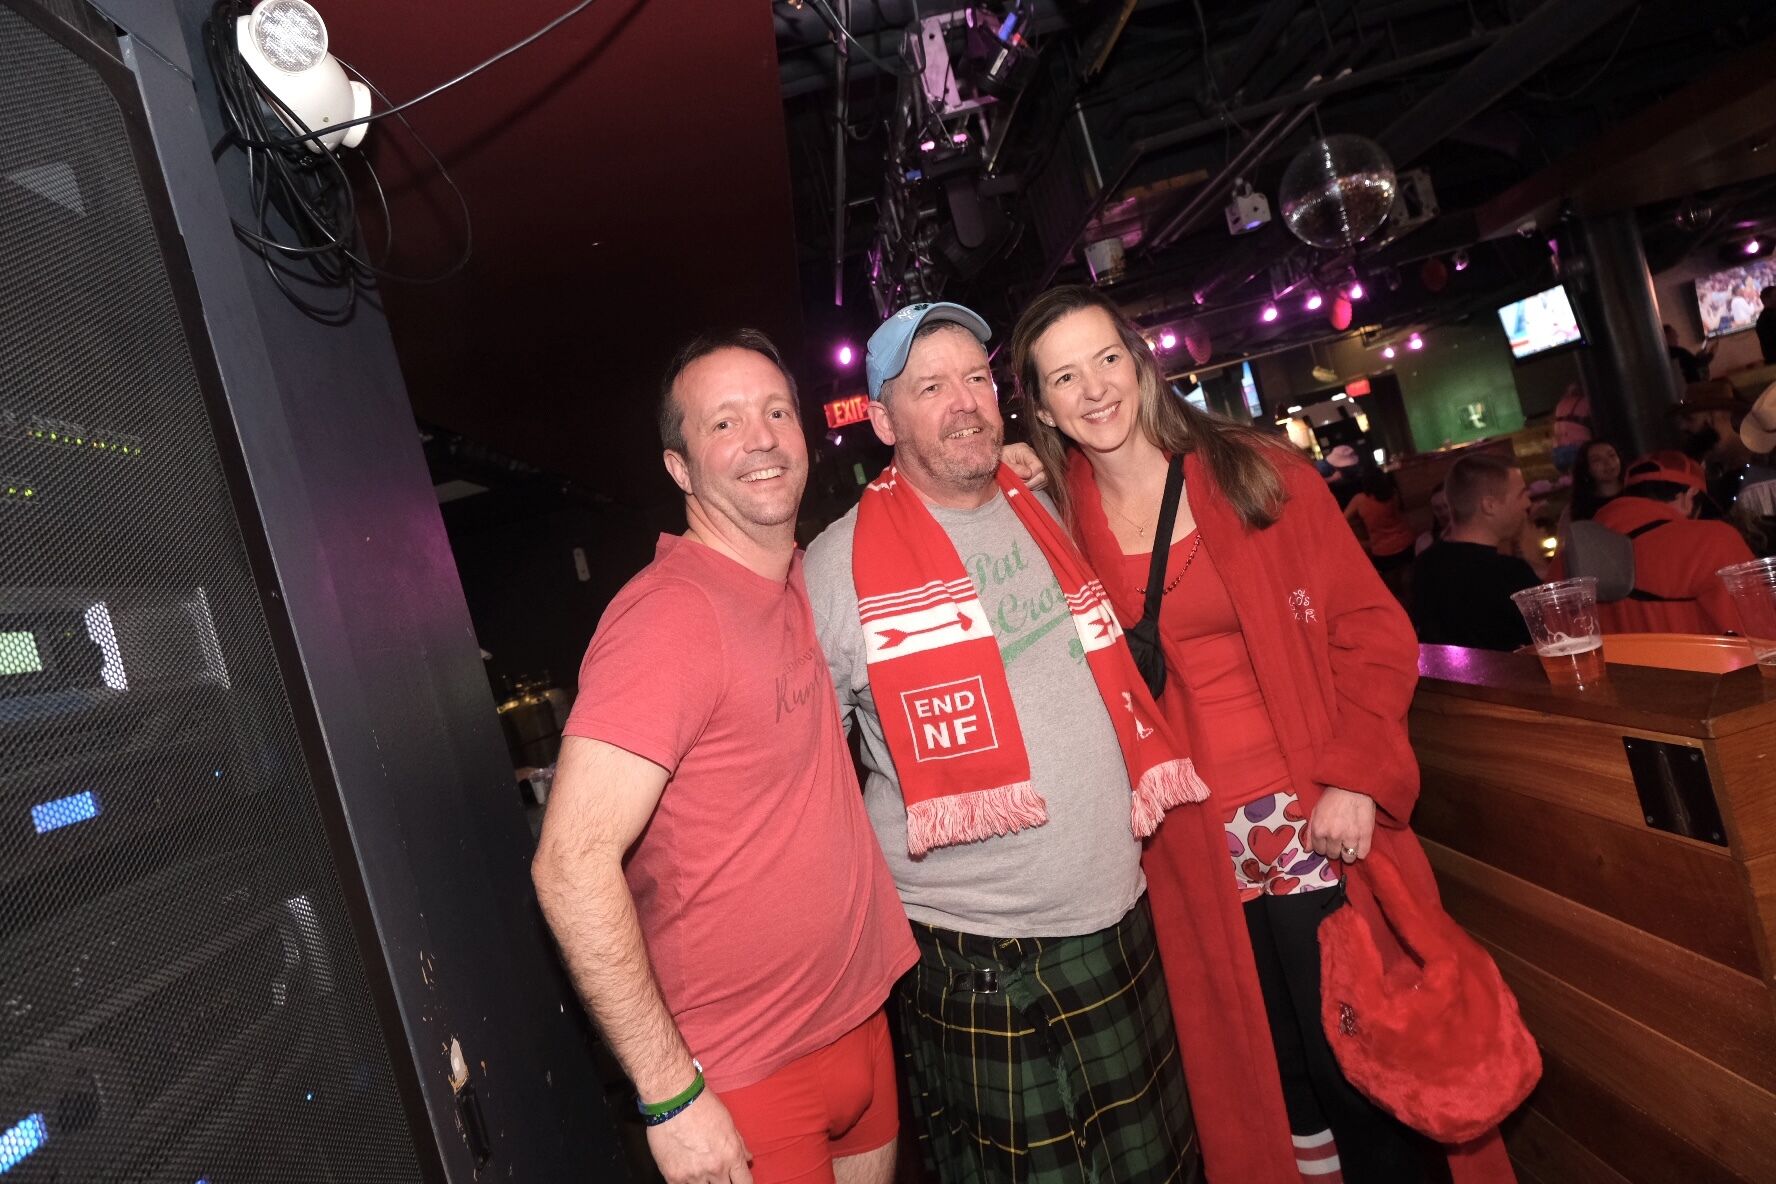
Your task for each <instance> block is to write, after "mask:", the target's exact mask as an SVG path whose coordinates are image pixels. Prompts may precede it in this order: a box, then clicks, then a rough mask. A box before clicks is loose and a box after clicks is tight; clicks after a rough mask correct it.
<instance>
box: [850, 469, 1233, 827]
mask: <svg viewBox="0 0 1776 1184" xmlns="http://www.w3.org/2000/svg"><path fill="white" fill-rule="evenodd" d="M998 482H999V489H1000V491H1001V492H1002V493H1003V494H1004V495H1005V499H1006V501H1007V502H1009V503H1010V505H1011V508H1012V511H1013V512H1014V513H1016V514H1017V516H1018V520H1019V521H1020V522H1022V523H1023V525H1024V529H1026V530H1028V531H1029V532H1030V537H1031V538H1032V539H1034V540H1035V542H1036V545H1037V547H1039V548H1040V549H1041V551H1042V554H1043V556H1044V557H1045V558H1046V559H1047V560H1048V565H1049V568H1050V569H1051V570H1052V571H1053V572H1054V576H1055V579H1056V581H1058V582H1059V584H1060V586H1061V591H1062V592H1063V593H1065V594H1066V597H1067V609H1068V612H1069V613H1070V614H1071V616H1072V619H1073V628H1074V630H1075V632H1076V633H1077V634H1078V636H1079V644H1080V645H1081V646H1083V647H1084V649H1085V658H1086V664H1087V666H1088V667H1089V668H1090V669H1091V673H1092V678H1093V679H1094V680H1095V681H1096V682H1097V684H1098V693H1099V694H1100V695H1101V696H1102V697H1103V700H1104V707H1105V709H1106V710H1108V711H1109V713H1110V720H1111V722H1112V723H1113V724H1114V725H1115V728H1116V738H1117V740H1118V742H1119V743H1120V744H1121V745H1122V758H1123V763H1124V764H1125V765H1126V766H1127V767H1128V774H1129V782H1130V784H1131V786H1132V787H1133V788H1132V789H1131V791H1130V797H1131V808H1130V823H1129V824H1130V827H1131V829H1132V830H1133V831H1134V833H1135V835H1136V837H1138V838H1145V837H1147V836H1148V835H1150V834H1152V833H1153V831H1154V829H1155V828H1157V827H1158V826H1159V822H1160V819H1161V818H1162V817H1163V816H1164V815H1165V812H1166V811H1167V810H1168V809H1170V808H1171V807H1173V806H1176V805H1179V804H1181V803H1184V802H1199V801H1202V800H1203V799H1204V798H1206V797H1207V796H1208V794H1209V790H1208V787H1207V786H1206V785H1204V784H1203V783H1202V780H1201V778H1199V777H1198V776H1197V775H1196V768H1195V766H1194V765H1193V764H1192V763H1191V761H1190V759H1189V757H1187V756H1183V755H1181V750H1180V748H1179V747H1178V745H1177V744H1176V743H1174V741H1173V739H1172V737H1171V735H1170V734H1169V732H1168V730H1167V728H1166V726H1165V723H1164V721H1163V720H1162V718H1161V716H1160V713H1159V709H1158V708H1157V707H1156V706H1155V705H1154V702H1153V697H1152V696H1151V695H1150V694H1148V692H1147V685H1146V684H1145V683H1144V682H1142V681H1141V675H1140V672H1139V671H1137V670H1136V669H1135V662H1134V659H1133V658H1132V657H1130V656H1129V652H1128V647H1127V646H1126V645H1122V644H1119V639H1120V638H1121V637H1122V626H1121V625H1120V624H1119V623H1118V622H1117V620H1116V614H1115V611H1114V610H1113V609H1111V607H1110V599H1109V597H1107V596H1106V595H1105V594H1104V588H1103V585H1101V584H1100V583H1098V580H1097V577H1096V576H1094V575H1093V574H1092V571H1091V568H1090V567H1089V566H1087V564H1086V562H1085V560H1084V558H1082V557H1081V556H1080V554H1079V551H1078V550H1077V549H1076V548H1075V547H1074V545H1073V540H1071V539H1070V538H1068V537H1067V535H1066V532H1065V531H1063V530H1062V529H1061V526H1060V524H1059V523H1057V522H1056V521H1055V520H1054V518H1053V516H1052V515H1050V514H1049V512H1048V511H1047V510H1046V509H1045V508H1044V507H1042V506H1041V505H1039V504H1038V503H1037V502H1036V499H1035V498H1034V497H1032V496H1031V494H1030V491H1029V489H1028V488H1027V487H1026V486H1025V485H1024V483H1023V482H1022V481H1020V480H1019V479H1018V477H1017V475H1016V474H1014V473H1013V472H1012V471H1011V470H1010V469H1008V468H1006V467H1005V466H1004V465H1000V466H999V474H998ZM851 568H852V574H853V575H854V577H855V578H856V581H857V601H858V603H857V612H858V616H859V618H860V619H861V620H862V622H863V635H864V652H865V659H866V661H867V663H868V666H869V679H870V689H871V690H872V691H873V692H874V694H875V700H876V710H877V712H878V713H880V715H881V720H882V732H883V734H884V736H885V737H886V738H887V741H888V751H889V752H890V753H891V754H892V755H893V757H894V768H895V772H896V773H898V774H899V777H900V792H901V797H902V798H904V799H905V801H906V807H907V850H908V851H909V852H911V853H912V854H913V855H923V854H924V853H925V852H926V851H928V850H930V849H931V848H932V847H946V846H950V845H952V844H955V843H968V842H973V841H976V840H979V839H985V838H990V837H991V836H993V835H1003V834H1010V833H1012V832H1014V831H1020V830H1023V829H1025V828H1027V827H1033V826H1041V825H1042V824H1043V823H1045V822H1047V821H1048V804H1047V803H1046V802H1044V801H1043V799H1042V795H1041V794H1039V793H1038V792H1036V788H1035V786H1034V785H1032V784H1031V782H1030V759H1029V756H1028V754H1027V753H1026V752H1025V749H1024V735H1023V732H1022V730H1021V729H1020V728H1019V727H1018V718H1017V711H1016V709H1015V707H1014V706H1013V704H1012V699H1011V688H1010V686H1009V685H1008V684H1007V683H1006V681H1005V665H1004V662H1003V661H1002V660H1001V659H1000V656H999V642H998V640H997V639H996V638H995V637H994V636H993V630H992V627H991V625H990V623H989V621H988V618H987V612H986V609H985V607H984V606H983V605H982V604H981V602H980V599H979V596H978V594H977V593H976V591H975V587H974V583H973V581H971V580H970V579H969V578H968V574H967V573H966V572H965V571H964V570H963V568H962V559H961V557H960V556H958V555H957V554H956V548H955V545H954V544H952V543H951V542H950V538H949V536H948V535H947V534H945V533H944V529H943V527H941V526H939V525H938V524H937V520H936V519H934V518H933V517H932V516H931V512H930V511H929V510H927V509H926V508H925V503H924V502H923V501H921V500H920V498H919V495H918V494H917V493H916V492H914V491H913V490H912V489H911V488H910V487H908V486H907V485H906V484H905V483H903V482H901V481H900V479H899V474H898V472H897V470H896V469H895V467H894V466H892V465H891V466H889V468H888V470H887V471H886V472H884V473H883V474H882V475H881V476H880V477H878V478H877V479H876V480H875V482H873V483H872V484H871V485H869V487H868V488H866V489H865V490H864V492H863V499H862V501H861V502H860V503H859V504H858V507H857V531H856V541H855V544H854V547H853V551H852V558H851Z"/></svg>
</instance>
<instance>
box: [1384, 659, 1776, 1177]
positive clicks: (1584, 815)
mask: <svg viewBox="0 0 1776 1184" xmlns="http://www.w3.org/2000/svg"><path fill="white" fill-rule="evenodd" d="M1419 668H1420V673H1421V681H1420V684H1419V689H1418V695H1417V698H1416V700H1415V701H1414V703H1413V708H1412V720H1411V728H1412V742H1413V747H1414V748H1415V749H1416V750H1417V752H1418V759H1419V763H1420V765H1421V766H1422V767H1423V770H1424V791H1423V795H1422V797H1421V799H1420V802H1419V806H1418V811H1417V814H1416V815H1415V816H1414V820H1413V824H1414V826H1415V827H1416V828H1417V830H1418V833H1419V834H1420V835H1421V836H1422V837H1423V839H1424V843H1425V848H1426V850H1427V851H1428V852H1429V854H1430V858H1431V863H1432V865H1433V866H1434V867H1435V868H1436V870H1437V875H1438V881H1439V886H1440V888H1441V891H1442V894H1443V901H1444V904H1445V906H1446V907H1447V908H1448V910H1449V912H1450V913H1451V914H1452V915H1453V916H1454V917H1455V918H1456V919H1457V920H1458V921H1460V922H1461V923H1462V924H1463V925H1465V926H1466V927H1467V928H1468V930H1469V931H1470V932H1471V933H1473V934H1474V935H1475V936H1476V937H1477V938H1479V940H1480V941H1481V942H1482V943H1483V944H1484V945H1485V946H1486V947H1487V949H1488V950H1489V951H1490V952H1491V953H1492V955H1493V957H1494V958H1496V959H1497V960H1498V964H1499V967H1500V969H1501V970H1502V971H1503V972H1504V975H1505V978H1506V980H1507V981H1508V982H1509V983H1510V984H1511V986H1512V988H1513V989H1514V990H1515V991H1516V992H1517V997H1518V999H1519V1001H1520V1002H1521V1003H1522V1006H1523V1016H1524V1020H1525V1021H1526V1022H1527V1023H1528V1025H1529V1028H1530V1031H1531V1032H1533V1033H1534V1034H1535V1037H1536V1039H1537V1041H1538V1042H1539V1043H1540V1045H1541V1048H1542V1055H1543V1058H1544V1060H1545V1062H1546V1073H1545V1075H1544V1077H1543V1080H1542V1084H1541V1085H1540V1087H1539V1088H1538V1089H1537V1090H1536V1092H1535V1094H1534V1095H1533V1096H1532V1097H1531V1098H1530V1100H1529V1103H1528V1105H1526V1106H1525V1107H1524V1108H1523V1110H1521V1111H1520V1112H1519V1113H1518V1114H1517V1115H1516V1116H1514V1117H1513V1118H1512V1119H1511V1120H1510V1121H1509V1122H1508V1123H1507V1124H1506V1127H1505V1132H1506V1138H1507V1140H1508V1141H1509V1144H1510V1147H1511V1152H1512V1156H1513V1158H1514V1159H1515V1160H1516V1162H1517V1165H1518V1170H1519V1172H1520V1174H1521V1175H1522V1177H1523V1179H1525V1180H1528V1181H1537V1182H1539V1184H1604V1182H1608V1184H1620V1182H1623V1181H1632V1182H1635V1184H1640V1182H1645V1184H1710V1182H1713V1181H1738V1182H1754V1181H1755V1182H1765V1181H1776V993H1773V988H1776V679H1765V678H1764V677H1762V676H1761V675H1760V674H1759V672H1758V671H1757V670H1756V669H1755V668H1752V669H1745V670H1739V671H1735V672H1734V673H1732V674H1725V675H1720V674H1698V673H1691V672H1688V671H1676V670H1662V669H1656V668H1653V667H1643V666H1620V665H1611V666H1610V668H1609V681H1608V682H1607V684H1605V685H1602V686H1599V687H1597V688H1594V689H1586V690H1568V689H1556V688H1554V687H1551V686H1550V685H1549V684H1548V680H1547V678H1546V676H1544V675H1543V673H1542V669H1541V666H1540V664H1539V663H1538V662H1537V661H1536V660H1535V659H1534V658H1533V657H1525V656H1520V655H1515V654H1496V653H1489V652H1485V651H1480V650H1464V649H1455V648H1447V647H1439V646H1426V647H1424V648H1423V650H1422V651H1421V656H1420V666H1419Z"/></svg>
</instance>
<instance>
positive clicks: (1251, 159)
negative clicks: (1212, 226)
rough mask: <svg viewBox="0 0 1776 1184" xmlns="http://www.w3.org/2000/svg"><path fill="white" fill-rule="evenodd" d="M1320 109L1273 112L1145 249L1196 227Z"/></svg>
mask: <svg viewBox="0 0 1776 1184" xmlns="http://www.w3.org/2000/svg"><path fill="white" fill-rule="evenodd" d="M1319 80H1320V76H1319V75H1318V74H1316V75H1314V76H1313V77H1312V78H1311V79H1309V80H1308V86H1310V87H1311V86H1312V85H1313V84H1314V83H1316V82H1318V81H1319ZM1317 110H1319V104H1318V103H1309V104H1307V105H1306V106H1305V107H1301V108H1299V109H1298V110H1296V111H1294V112H1293V113H1285V112H1282V111H1278V112H1277V113H1276V114H1274V115H1272V116H1271V117H1270V118H1269V119H1268V120H1267V121H1266V122H1265V124H1264V126H1263V127H1261V128H1259V129H1258V130H1257V131H1256V132H1254V133H1253V134H1252V138H1251V139H1249V140H1247V141H1246V142H1245V145H1244V146H1243V147H1241V148H1240V150H1239V151H1238V152H1236V153H1234V155H1233V159H1232V160H1229V161H1228V162H1227V163H1226V164H1225V165H1223V166H1222V167H1221V171H1220V172H1218V173H1216V174H1215V175H1214V176H1213V177H1211V178H1210V179H1209V180H1207V181H1205V182H1203V183H1202V185H1201V186H1199V187H1198V188H1197V191H1196V192H1195V193H1193V194H1191V195H1190V200H1189V201H1187V202H1185V203H1184V208H1183V209H1181V210H1179V211H1178V212H1177V213H1175V214H1173V215H1172V216H1171V217H1169V218H1167V219H1166V220H1165V222H1164V223H1163V224H1162V225H1161V226H1160V228H1159V229H1158V230H1156V231H1154V232H1153V233H1152V234H1150V235H1146V236H1144V239H1143V244H1142V245H1143V248H1144V250H1145V252H1146V253H1147V254H1152V253H1153V252H1154V251H1157V250H1161V249H1163V248H1165V247H1166V246H1169V245H1170V244H1171V243H1173V242H1175V241H1176V240H1177V239H1179V238H1181V237H1182V236H1184V235H1186V234H1189V233H1190V232H1191V231H1192V230H1195V229H1196V227H1197V225H1198V224H1199V223H1200V222H1201V221H1202V219H1203V216H1204V215H1205V214H1206V213H1207V212H1208V210H1209V207H1210V206H1211V205H1213V204H1214V203H1215V202H1217V201H1219V200H1220V199H1221V196H1222V195H1223V194H1225V193H1227V192H1228V188H1227V187H1228V186H1229V185H1230V184H1231V183H1232V182H1234V181H1235V180H1237V179H1238V178H1239V177H1240V176H1241V175H1242V174H1243V173H1244V172H1245V171H1246V170H1247V169H1248V168H1249V167H1250V166H1251V165H1253V164H1254V163H1256V162H1257V161H1258V159H1259V158H1260V157H1262V156H1264V155H1265V154H1266V153H1268V152H1269V151H1270V150H1271V149H1272V148H1274V147H1275V146H1276V145H1277V144H1279V143H1280V142H1282V141H1283V140H1284V139H1285V138H1287V137H1288V135H1289V133H1290V132H1293V131H1294V130H1295V129H1296V128H1298V127H1300V126H1301V124H1302V123H1303V122H1304V121H1305V120H1306V119H1307V117H1308V116H1310V115H1312V114H1313V113H1314V112H1315V111H1317Z"/></svg>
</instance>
